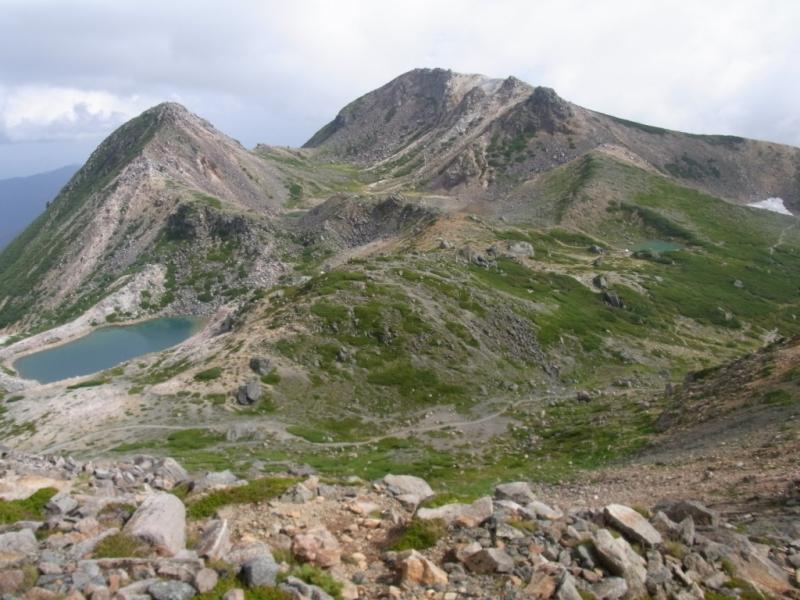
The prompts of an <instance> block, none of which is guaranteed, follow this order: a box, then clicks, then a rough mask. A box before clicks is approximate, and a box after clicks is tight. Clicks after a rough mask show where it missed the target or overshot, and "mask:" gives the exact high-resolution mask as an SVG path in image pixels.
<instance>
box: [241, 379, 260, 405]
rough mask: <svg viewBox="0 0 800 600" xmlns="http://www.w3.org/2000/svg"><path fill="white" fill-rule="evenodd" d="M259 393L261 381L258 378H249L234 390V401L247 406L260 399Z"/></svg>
mask: <svg viewBox="0 0 800 600" xmlns="http://www.w3.org/2000/svg"><path fill="white" fill-rule="evenodd" d="M261 393H262V392H261V382H260V381H259V380H258V379H251V380H250V381H248V382H247V383H246V384H244V385H240V386H239V389H238V390H237V391H236V401H237V402H238V403H239V404H241V405H243V406H249V405H251V404H255V403H256V402H258V401H259V400H260V399H261Z"/></svg>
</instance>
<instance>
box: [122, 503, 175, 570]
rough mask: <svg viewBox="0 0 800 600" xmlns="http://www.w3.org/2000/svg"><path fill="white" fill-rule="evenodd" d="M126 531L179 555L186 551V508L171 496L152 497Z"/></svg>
mask: <svg viewBox="0 0 800 600" xmlns="http://www.w3.org/2000/svg"><path fill="white" fill-rule="evenodd" d="M124 531H125V533H128V534H129V535H132V536H135V537H138V538H140V539H142V540H144V541H146V542H148V543H150V544H154V545H156V546H160V547H162V548H163V549H164V550H166V551H167V552H169V553H170V554H172V555H174V554H177V553H178V552H180V551H181V550H184V549H185V548H186V507H184V505H183V502H181V501H180V500H179V499H178V497H177V496H173V495H172V494H167V493H164V492H161V493H158V494H153V495H152V496H148V497H147V498H146V499H145V501H144V502H142V504H141V506H139V508H137V509H136V512H135V513H133V516H132V517H131V518H130V520H129V521H128V522H127V523H126V524H125V529H124Z"/></svg>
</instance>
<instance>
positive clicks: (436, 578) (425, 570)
mask: <svg viewBox="0 0 800 600" xmlns="http://www.w3.org/2000/svg"><path fill="white" fill-rule="evenodd" d="M397 565H398V570H399V577H400V583H402V584H408V583H412V584H416V585H426V586H432V585H444V584H446V583H447V573H445V572H444V571H442V570H441V569H440V568H439V567H437V566H436V565H435V564H433V563H432V562H431V561H430V560H428V559H427V558H425V557H424V556H423V555H422V554H420V553H419V552H417V551H416V550H407V551H405V552H403V553H401V554H400V555H398V557H397Z"/></svg>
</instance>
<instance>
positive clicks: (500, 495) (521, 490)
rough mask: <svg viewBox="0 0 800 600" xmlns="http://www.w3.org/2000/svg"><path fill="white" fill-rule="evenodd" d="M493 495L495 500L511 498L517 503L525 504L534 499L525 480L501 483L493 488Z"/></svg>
mask: <svg viewBox="0 0 800 600" xmlns="http://www.w3.org/2000/svg"><path fill="white" fill-rule="evenodd" d="M494 497H495V498H496V499H497V500H511V501H513V502H516V503H517V504H521V505H525V504H528V503H530V502H533V501H534V500H536V496H534V494H533V492H532V491H531V486H530V485H528V483H527V482H525V481H514V482H512V483H501V484H500V485H497V486H495V488H494Z"/></svg>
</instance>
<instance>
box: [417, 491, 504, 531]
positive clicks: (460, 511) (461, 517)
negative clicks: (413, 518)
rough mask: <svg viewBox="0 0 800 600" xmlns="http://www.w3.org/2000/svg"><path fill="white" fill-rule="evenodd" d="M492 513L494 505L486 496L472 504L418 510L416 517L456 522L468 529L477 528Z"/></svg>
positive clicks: (447, 505) (426, 519) (448, 522)
mask: <svg viewBox="0 0 800 600" xmlns="http://www.w3.org/2000/svg"><path fill="white" fill-rule="evenodd" d="M493 513H494V503H493V502H492V499H491V498H489V497H488V496H485V497H483V498H478V499H477V500H475V502H473V503H472V504H445V505H444V506H439V507H437V508H420V509H419V510H418V511H417V517H418V518H420V519H422V520H424V521H430V520H441V521H444V522H445V523H447V524H448V525H449V524H450V523H455V522H458V523H460V524H463V525H466V526H468V527H477V526H478V525H480V524H481V523H483V522H484V521H485V520H486V519H488V518H489V517H491V516H492V514H493Z"/></svg>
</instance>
